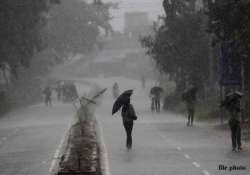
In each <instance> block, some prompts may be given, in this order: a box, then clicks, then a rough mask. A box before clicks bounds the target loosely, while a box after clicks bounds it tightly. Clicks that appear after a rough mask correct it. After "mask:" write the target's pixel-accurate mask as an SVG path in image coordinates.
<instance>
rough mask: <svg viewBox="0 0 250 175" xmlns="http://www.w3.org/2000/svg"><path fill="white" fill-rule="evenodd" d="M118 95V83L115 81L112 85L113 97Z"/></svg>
mask: <svg viewBox="0 0 250 175" xmlns="http://www.w3.org/2000/svg"><path fill="white" fill-rule="evenodd" d="M118 96H119V86H118V83H117V82H115V83H114V85H113V98H114V99H116V98H117V97H118Z"/></svg>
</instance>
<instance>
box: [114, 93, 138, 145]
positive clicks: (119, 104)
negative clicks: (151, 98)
mask: <svg viewBox="0 0 250 175" xmlns="http://www.w3.org/2000/svg"><path fill="white" fill-rule="evenodd" d="M132 93H133V90H127V91H125V92H123V93H122V94H121V95H120V96H119V97H118V98H117V99H116V101H115V103H114V105H113V109H112V115H113V114H114V113H116V112H117V111H118V110H119V109H120V108H122V112H121V116H122V121H123V126H124V129H125V132H126V135H127V140H126V147H127V149H131V148H132V130H133V125H134V120H137V116H136V113H135V110H134V107H133V105H132V104H131V103H130V97H131V95H132Z"/></svg>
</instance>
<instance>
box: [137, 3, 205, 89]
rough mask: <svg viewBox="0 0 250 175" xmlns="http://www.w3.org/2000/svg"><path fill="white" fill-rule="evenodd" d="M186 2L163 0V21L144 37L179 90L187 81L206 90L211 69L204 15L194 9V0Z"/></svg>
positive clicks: (143, 39) (143, 43)
mask: <svg viewBox="0 0 250 175" xmlns="http://www.w3.org/2000/svg"><path fill="white" fill-rule="evenodd" d="M187 2H188V1H185V0H178V1H172V3H169V1H164V2H163V6H164V9H165V11H166V18H165V19H164V24H163V25H161V26H160V27H159V28H156V29H155V34H154V35H153V36H146V37H144V38H142V40H141V41H142V45H143V46H144V47H146V48H147V53H148V54H149V55H151V56H152V58H153V59H154V60H155V61H156V63H157V64H158V66H159V68H160V69H161V70H162V71H163V72H165V73H167V74H170V75H171V77H172V79H173V80H175V82H176V85H177V88H176V90H177V92H182V91H183V90H184V89H185V86H186V84H187V83H188V84H193V85H195V86H198V87H199V88H200V89H203V86H204V84H205V81H206V79H207V77H208V71H209V70H208V66H207V65H208V47H207V46H208V44H207V43H208V36H207V34H206V31H205V30H204V28H205V25H204V18H205V16H204V14H203V13H202V12H198V11H195V9H194V5H193V3H192V2H193V1H189V3H187Z"/></svg>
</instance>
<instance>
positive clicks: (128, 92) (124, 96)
mask: <svg viewBox="0 0 250 175" xmlns="http://www.w3.org/2000/svg"><path fill="white" fill-rule="evenodd" d="M132 94H133V90H132V89H130V90H126V91H124V92H123V93H122V94H121V95H120V96H119V97H118V98H117V99H116V100H115V103H114V104H113V109H112V115H113V114H114V113H116V112H117V111H119V109H120V108H121V107H122V106H123V105H124V104H125V103H127V101H128V99H129V98H130V96H131V95H132Z"/></svg>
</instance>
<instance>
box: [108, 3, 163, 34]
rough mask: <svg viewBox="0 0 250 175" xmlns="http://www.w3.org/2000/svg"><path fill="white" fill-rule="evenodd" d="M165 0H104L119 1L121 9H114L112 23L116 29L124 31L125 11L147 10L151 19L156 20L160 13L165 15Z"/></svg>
mask: <svg viewBox="0 0 250 175" xmlns="http://www.w3.org/2000/svg"><path fill="white" fill-rule="evenodd" d="M162 1H163V0H103V2H119V3H120V5H119V9H118V10H114V11H112V16H113V17H114V19H113V20H112V25H113V28H114V29H115V30H119V31H122V30H123V24H124V20H123V17H124V13H125V12H129V11H146V12H148V13H149V17H150V19H151V20H152V21H153V20H156V19H157V17H158V15H163V14H164V12H163V8H162Z"/></svg>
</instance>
